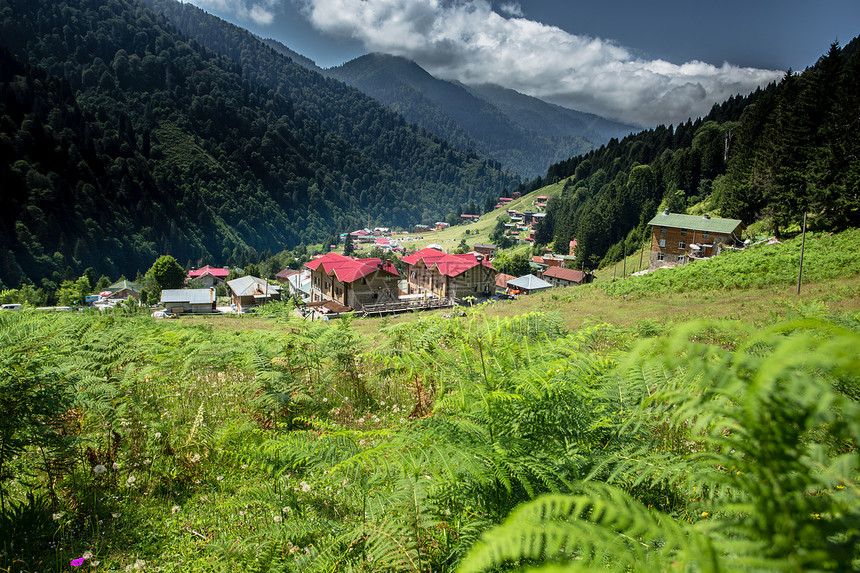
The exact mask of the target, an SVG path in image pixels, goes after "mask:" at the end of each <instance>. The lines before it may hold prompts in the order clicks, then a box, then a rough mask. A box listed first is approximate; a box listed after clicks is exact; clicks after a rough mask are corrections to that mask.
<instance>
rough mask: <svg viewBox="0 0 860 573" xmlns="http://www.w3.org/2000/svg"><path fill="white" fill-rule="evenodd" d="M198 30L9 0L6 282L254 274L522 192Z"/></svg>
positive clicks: (121, 10) (366, 109)
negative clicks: (253, 268)
mask: <svg viewBox="0 0 860 573" xmlns="http://www.w3.org/2000/svg"><path fill="white" fill-rule="evenodd" d="M173 4H174V5H175V7H176V8H177V9H180V8H181V6H180V4H178V3H173ZM161 8H162V9H164V10H168V9H169V8H170V6H169V5H163V6H161ZM195 10H196V9H195ZM192 16H193V17H194V18H197V19H196V20H195V19H193V18H192ZM189 18H192V21H193V22H196V23H197V25H198V26H206V30H205V31H204V30H197V32H198V33H199V34H200V35H201V39H199V40H198V39H195V38H193V37H191V36H190V35H189V33H183V32H182V31H181V30H179V29H178V28H177V26H176V25H175V24H174V23H172V22H171V21H169V20H168V19H167V18H166V17H165V16H164V15H161V14H158V13H156V12H154V11H152V10H151V9H150V8H149V7H148V6H146V5H145V4H143V3H140V2H137V1H135V0H110V1H109V2H95V1H89V0H71V1H69V2H61V3H57V2H51V1H48V0H42V1H37V2H30V1H23V0H0V38H2V39H0V178H2V180H3V198H4V209H3V212H2V214H0V245H2V247H0V282H1V283H2V286H5V287H13V288H14V287H18V286H19V285H20V284H21V283H22V282H26V283H28V284H31V285H33V286H35V287H38V288H43V289H45V290H46V291H54V290H56V288H57V285H59V284H60V283H61V282H62V281H63V280H74V279H75V278H77V277H79V276H81V274H82V273H83V271H84V270H85V269H86V268H89V267H92V268H94V269H95V271H96V273H97V274H99V275H108V276H113V277H116V276H120V275H122V274H124V275H126V276H130V277H133V276H135V274H136V273H137V272H138V271H141V270H143V269H146V268H148V267H149V265H151V264H152V261H153V260H155V259H156V258H157V257H158V256H159V255H161V254H171V255H173V256H175V257H176V258H177V259H178V260H180V261H183V263H184V262H185V261H190V262H192V263H193V264H194V265H203V264H209V263H212V264H230V265H243V264H246V263H249V262H255V261H256V260H258V258H259V257H260V256H262V255H264V254H266V253H270V254H271V253H277V252H280V251H282V250H284V249H285V248H288V247H289V248H293V247H295V246H296V245H299V244H302V243H303V244H312V243H314V242H320V241H322V240H324V239H328V237H330V236H331V235H333V234H336V233H339V232H342V231H344V230H347V229H350V228H353V227H356V226H363V225H367V224H368V223H370V224H385V225H388V226H396V225H399V226H408V225H412V224H414V223H415V222H417V221H421V220H424V219H426V220H435V219H438V218H442V217H444V216H445V215H446V214H447V213H448V212H450V211H452V210H454V209H455V208H456V206H457V205H460V204H463V203H468V202H469V201H478V202H480V203H483V202H484V200H485V199H486V197H487V196H490V195H496V196H497V195H498V194H499V193H501V192H503V190H504V189H506V188H509V187H511V186H513V185H515V184H516V183H517V180H516V179H515V178H514V177H513V176H511V175H509V174H506V173H504V172H502V171H500V170H499V169H498V165H497V164H496V163H495V162H491V161H488V160H484V159H480V158H478V157H477V156H475V155H467V154H463V153H460V152H458V151H456V150H453V149H450V148H448V146H447V144H446V143H445V142H443V141H441V140H438V139H436V138H433V137H430V136H429V135H428V134H426V133H422V132H421V131H420V130H417V129H415V128H414V127H412V126H410V125H407V124H406V122H405V121H404V120H403V119H402V118H401V117H400V116H397V115H396V114H394V113H392V112H390V111H387V110H386V109H385V108H383V107H382V106H381V105H380V104H378V103H376V102H375V101H374V100H372V99H370V98H368V97H366V96H364V95H362V94H361V93H360V92H358V91H357V90H355V89H352V88H349V87H347V86H345V85H344V84H342V83H340V82H337V81H334V80H328V79H325V78H323V77H322V76H320V75H319V74H314V73H312V72H310V71H307V70H305V69H304V68H301V67H300V66H298V65H296V64H294V63H293V62H291V61H290V60H289V59H288V58H285V57H283V56H280V55H279V54H277V53H276V52H275V51H274V50H273V49H271V48H270V47H268V46H266V45H264V44H263V43H262V42H260V41H259V40H258V39H256V38H254V37H252V36H251V35H250V34H249V33H248V32H246V31H244V30H241V29H239V28H236V27H235V26H232V25H229V24H227V23H225V22H223V21H220V20H218V19H215V18H213V17H211V16H208V15H205V14H204V13H203V12H200V11H196V12H195V13H194V14H192V15H191V16H188V15H186V17H185V19H186V20H188V19H189ZM183 22H185V20H183ZM186 23H187V22H186ZM213 37H218V38H221V39H222V40H225V41H227V40H228V41H227V43H225V44H220V45H217V46H213V47H212V48H208V47H205V45H204V44H206V43H207V42H210V41H211V39H212V38H213ZM240 46H241V51H240V52H231V51H230V50H228V48H237V47H240ZM219 49H220V50H222V51H221V52H217V51H215V50H219Z"/></svg>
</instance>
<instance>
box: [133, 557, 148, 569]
mask: <svg viewBox="0 0 860 573" xmlns="http://www.w3.org/2000/svg"><path fill="white" fill-rule="evenodd" d="M144 567H146V561H144V560H143V559H135V561H134V568H135V569H143V568H144Z"/></svg>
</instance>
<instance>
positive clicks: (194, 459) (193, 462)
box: [191, 454, 200, 464]
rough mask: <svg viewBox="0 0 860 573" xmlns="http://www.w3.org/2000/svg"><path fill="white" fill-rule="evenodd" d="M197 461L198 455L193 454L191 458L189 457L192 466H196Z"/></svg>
mask: <svg viewBox="0 0 860 573" xmlns="http://www.w3.org/2000/svg"><path fill="white" fill-rule="evenodd" d="M199 461H200V454H194V455H193V456H191V463H192V464H196V463H197V462H199Z"/></svg>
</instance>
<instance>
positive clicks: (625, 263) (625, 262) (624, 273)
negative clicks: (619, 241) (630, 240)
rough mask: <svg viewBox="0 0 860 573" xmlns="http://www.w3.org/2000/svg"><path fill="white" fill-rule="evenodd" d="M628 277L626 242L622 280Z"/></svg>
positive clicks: (625, 243)
mask: <svg viewBox="0 0 860 573" xmlns="http://www.w3.org/2000/svg"><path fill="white" fill-rule="evenodd" d="M626 276H627V242H626V241H625V242H624V272H623V273H621V278H624V277H626Z"/></svg>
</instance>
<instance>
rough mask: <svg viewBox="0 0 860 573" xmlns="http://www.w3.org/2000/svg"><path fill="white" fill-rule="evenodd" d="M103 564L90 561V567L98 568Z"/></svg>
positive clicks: (97, 561)
mask: <svg viewBox="0 0 860 573" xmlns="http://www.w3.org/2000/svg"><path fill="white" fill-rule="evenodd" d="M101 564H102V562H101V561H99V560H98V559H96V560H95V561H90V567H98V566H99V565H101Z"/></svg>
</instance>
